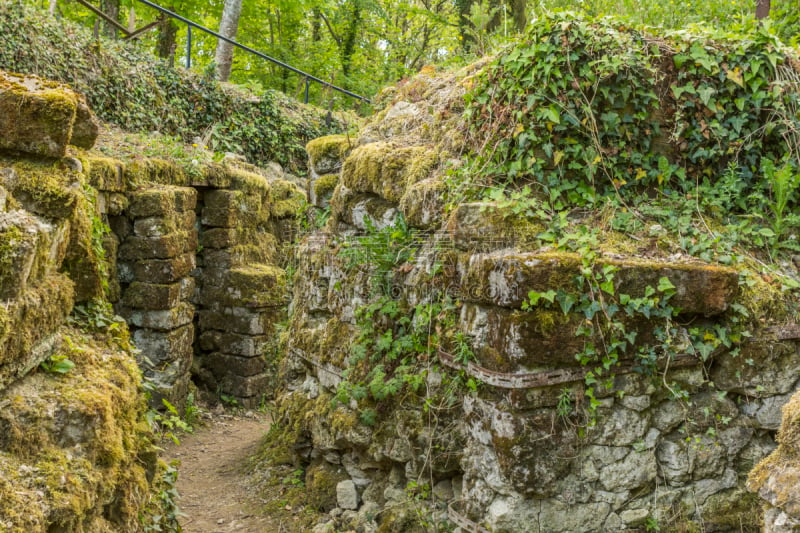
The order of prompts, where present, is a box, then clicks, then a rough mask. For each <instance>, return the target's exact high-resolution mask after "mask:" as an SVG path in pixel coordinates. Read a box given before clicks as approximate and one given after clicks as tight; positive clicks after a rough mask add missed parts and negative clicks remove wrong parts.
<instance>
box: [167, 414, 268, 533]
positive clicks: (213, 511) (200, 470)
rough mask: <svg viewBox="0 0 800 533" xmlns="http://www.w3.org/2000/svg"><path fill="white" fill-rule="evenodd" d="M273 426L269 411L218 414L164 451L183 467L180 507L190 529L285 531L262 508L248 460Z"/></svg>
mask: <svg viewBox="0 0 800 533" xmlns="http://www.w3.org/2000/svg"><path fill="white" fill-rule="evenodd" d="M268 429H269V420H268V418H267V417H266V416H264V415H260V414H258V413H255V414H253V413H252V412H248V413H247V416H236V415H231V414H219V413H217V414H212V415H210V417H208V418H205V417H204V420H203V424H202V425H200V427H198V428H196V429H195V432H194V433H193V434H189V435H181V437H180V444H179V445H174V444H170V445H169V446H167V447H166V449H165V450H164V452H162V454H161V455H162V458H163V459H164V460H165V461H167V462H169V461H172V460H178V461H180V467H179V468H178V491H179V492H180V494H181V498H180V501H179V504H178V505H179V507H180V510H181V512H182V513H183V514H184V517H183V518H182V519H181V525H182V526H183V531H184V533H229V532H237V533H266V532H272V531H275V532H278V531H281V529H282V528H281V527H280V524H276V523H273V521H272V520H270V519H269V518H268V517H265V516H262V515H261V514H259V512H258V508H259V504H260V503H261V502H260V501H259V500H258V495H257V494H255V492H256V491H255V490H253V489H252V488H251V487H249V486H248V484H249V476H248V475H247V459H248V458H249V457H250V456H251V455H253V454H254V453H255V451H256V449H257V447H258V443H259V441H260V440H261V437H263V436H264V434H265V433H266V432H267V430H268Z"/></svg>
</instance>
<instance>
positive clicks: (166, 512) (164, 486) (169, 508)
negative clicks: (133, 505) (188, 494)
mask: <svg viewBox="0 0 800 533" xmlns="http://www.w3.org/2000/svg"><path fill="white" fill-rule="evenodd" d="M177 483H178V462H177V461H173V462H171V463H170V464H169V465H165V466H164V468H163V470H162V471H161V476H160V478H159V479H158V481H157V487H158V493H157V494H156V498H155V501H151V502H150V505H149V506H148V509H147V510H146V511H145V512H144V513H142V514H141V516H140V517H139V521H140V523H141V524H142V529H143V531H144V532H145V533H180V532H181V531H183V528H182V527H181V525H180V521H179V520H180V518H181V517H182V516H184V514H183V513H181V512H180V509H179V508H178V500H179V499H180V494H178V488H177Z"/></svg>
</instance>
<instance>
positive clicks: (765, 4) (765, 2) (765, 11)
mask: <svg viewBox="0 0 800 533" xmlns="http://www.w3.org/2000/svg"><path fill="white" fill-rule="evenodd" d="M769 8H770V0H758V2H757V3H756V18H757V19H759V20H761V19H765V18H767V17H769Z"/></svg>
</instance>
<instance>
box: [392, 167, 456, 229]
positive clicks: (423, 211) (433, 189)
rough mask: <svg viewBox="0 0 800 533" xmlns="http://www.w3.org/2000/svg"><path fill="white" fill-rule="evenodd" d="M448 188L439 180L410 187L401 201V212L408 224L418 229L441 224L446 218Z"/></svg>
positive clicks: (432, 179) (424, 181) (427, 181)
mask: <svg viewBox="0 0 800 533" xmlns="http://www.w3.org/2000/svg"><path fill="white" fill-rule="evenodd" d="M446 192H447V186H446V185H445V183H444V181H442V180H441V179H438V178H431V179H426V180H422V181H420V182H418V183H415V184H413V185H411V186H409V187H408V189H407V190H406V193H405V194H404V195H403V197H402V198H401V199H400V211H402V212H403V215H404V216H405V219H406V222H408V224H409V225H410V226H414V227H418V228H426V229H427V228H432V227H434V226H439V224H441V219H442V217H443V216H444V207H445V200H444V197H445V193H446Z"/></svg>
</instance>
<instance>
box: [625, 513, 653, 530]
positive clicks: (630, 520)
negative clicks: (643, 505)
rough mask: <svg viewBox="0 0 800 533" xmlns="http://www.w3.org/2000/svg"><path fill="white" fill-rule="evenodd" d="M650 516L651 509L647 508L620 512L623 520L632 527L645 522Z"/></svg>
mask: <svg viewBox="0 0 800 533" xmlns="http://www.w3.org/2000/svg"><path fill="white" fill-rule="evenodd" d="M648 516H650V511H648V510H647V509H628V510H627V511H622V512H621V513H620V514H619V517H620V518H621V519H622V521H623V522H625V524H627V525H628V526H632V527H636V526H640V525H642V524H644V523H645V520H647V517H648Z"/></svg>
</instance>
